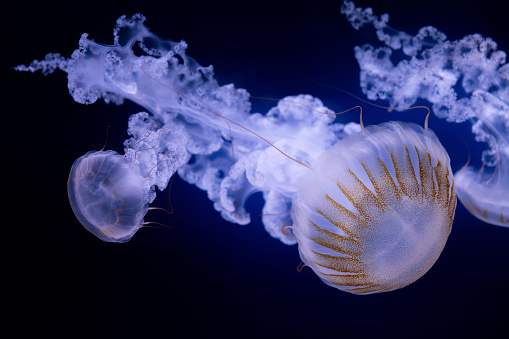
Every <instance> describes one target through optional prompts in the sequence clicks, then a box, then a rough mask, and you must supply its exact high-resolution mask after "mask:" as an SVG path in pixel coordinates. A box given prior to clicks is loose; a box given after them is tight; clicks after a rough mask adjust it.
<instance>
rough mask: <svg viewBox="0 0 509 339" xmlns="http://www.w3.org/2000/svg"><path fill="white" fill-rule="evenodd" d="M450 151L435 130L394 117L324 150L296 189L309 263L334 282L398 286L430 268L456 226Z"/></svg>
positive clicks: (365, 289)
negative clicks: (452, 227)
mask: <svg viewBox="0 0 509 339" xmlns="http://www.w3.org/2000/svg"><path fill="white" fill-rule="evenodd" d="M455 210H456V194H455V191H454V179H453V176H452V170H451V167H450V161H449V156H448V155H447V152H446V151H445V149H444V148H443V146H442V145H441V144H440V141H438V138H437V137H436V135H435V134H434V133H433V132H432V131H430V130H429V129H426V130H424V129H423V128H422V127H420V126H418V125H415V124H409V123H403V122H389V123H384V124H381V125H377V126H368V127H367V128H366V130H365V131H363V132H359V133H355V134H352V135H350V136H348V137H346V138H345V139H343V140H340V141H339V142H338V143H337V144H336V145H334V147H332V148H331V149H329V150H328V151H326V152H324V153H323V154H322V155H321V156H320V157H319V158H318V159H317V161H316V163H315V164H314V166H313V172H312V173H311V175H309V176H307V177H306V178H305V179H303V180H302V182H301V183H300V186H299V190H298V194H296V195H295V196H294V199H293V206H292V217H293V220H294V226H293V231H294V234H295V236H296V237H297V240H298V242H299V253H300V256H301V258H302V260H303V262H304V263H306V265H308V266H310V267H311V268H312V269H313V271H315V273H316V274H317V275H318V276H319V277H320V278H321V279H322V280H323V281H324V282H325V283H326V284H328V285H330V286H333V287H336V288H338V289H341V290H344V291H347V292H351V293H355V294H367V293H375V292H384V291H391V290H394V289H397V288H401V287H403V286H406V285H408V284H410V283H412V282H414V281H415V280H417V279H418V278H420V277H421V276H422V275H423V274H424V273H426V272H427V271H428V270H429V269H430V268H431V266H433V264H434V263H435V261H436V260H437V259H438V257H439V255H440V253H441V252H442V249H443V248H444V246H445V242H446V241H447V238H448V236H449V233H450V231H451V226H452V222H453V219H454V212H455Z"/></svg>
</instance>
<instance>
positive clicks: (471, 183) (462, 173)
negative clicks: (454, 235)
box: [454, 165, 509, 227]
mask: <svg viewBox="0 0 509 339" xmlns="http://www.w3.org/2000/svg"><path fill="white" fill-rule="evenodd" d="M499 168H500V169H501V170H502V171H504V170H505V166H503V165H500V167H499ZM500 177H502V178H504V175H498V174H497V173H495V177H494V178H492V175H491V174H489V173H479V172H478V171H477V170H476V169H474V168H473V167H470V166H469V167H465V168H462V169H461V170H459V171H458V172H456V173H455V174H454V178H455V182H456V183H457V191H458V198H459V200H460V201H461V203H462V204H463V205H464V206H465V207H466V209H467V210H468V211H469V212H470V213H471V214H472V215H474V216H475V217H477V218H478V219H480V220H482V221H484V222H487V223H489V224H492V225H498V226H505V227H509V193H508V192H509V187H508V185H509V182H508V181H505V182H500V181H499V180H497V179H499V178H500ZM492 179H493V180H492Z"/></svg>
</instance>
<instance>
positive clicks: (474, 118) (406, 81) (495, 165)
mask: <svg viewBox="0 0 509 339" xmlns="http://www.w3.org/2000/svg"><path fill="white" fill-rule="evenodd" d="M341 12H342V13H343V14H345V15H346V17H347V19H348V20H349V21H350V22H351V24H352V26H353V27H354V28H355V29H360V28H361V27H362V26H363V25H365V24H372V25H373V26H374V27H375V29H376V33H377V37H378V39H379V40H380V41H382V42H383V43H385V45H386V46H384V47H379V48H375V47H373V46H372V45H370V44H366V45H363V46H357V47H355V57H356V59H357V61H358V63H359V66H360V69H361V73H360V85H361V88H362V91H363V92H364V94H366V96H367V97H368V98H369V99H370V100H377V99H380V100H386V101H388V102H389V106H391V107H395V108H404V107H410V106H412V105H413V104H414V103H415V102H416V101H417V100H418V99H424V100H427V101H428V102H429V103H431V105H432V109H433V112H434V113H435V115H436V116H437V117H439V118H445V119H446V120H447V121H448V122H455V123H461V122H464V121H470V122H471V123H472V133H473V134H474V136H475V139H476V141H478V142H485V143H487V144H488V148H487V149H486V150H484V151H483V153H482V166H481V169H476V168H475V167H474V166H466V167H464V168H462V169H461V170H459V171H457V172H456V174H455V176H456V192H457V195H458V198H459V200H460V201H461V202H462V203H463V204H464V205H465V207H466V208H467V209H468V210H469V211H470V213H472V214H473V215H474V216H476V217H477V218H479V219H481V220H483V221H484V222H486V223H489V224H493V225H499V226H505V227H509V171H508V165H509V99H508V98H509V77H508V72H509V66H507V64H506V63H505V58H506V54H505V53H504V52H503V51H500V50H497V44H496V43H495V41H493V40H492V39H490V38H484V37H483V36H481V35H480V34H472V35H467V36H465V37H463V38H462V39H460V40H457V41H448V40H447V37H446V35H445V34H444V33H442V32H440V31H439V30H437V29H436V28H434V27H431V26H428V27H423V28H421V29H420V30H419V32H418V33H417V34H416V35H415V36H412V35H409V34H407V33H405V32H401V31H397V30H395V29H393V28H391V27H390V26H389V25H388V21H389V15H388V14H383V15H381V16H377V15H375V14H373V10H372V9H371V8H366V9H363V8H359V7H355V4H354V3H353V2H352V1H344V3H343V6H342V7H341ZM396 54H397V56H396Z"/></svg>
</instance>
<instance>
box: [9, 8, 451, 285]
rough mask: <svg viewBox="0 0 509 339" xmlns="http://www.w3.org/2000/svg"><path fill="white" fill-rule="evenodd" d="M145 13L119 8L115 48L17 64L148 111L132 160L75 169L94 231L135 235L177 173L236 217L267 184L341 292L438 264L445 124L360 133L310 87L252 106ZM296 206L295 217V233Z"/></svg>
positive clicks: (272, 220) (406, 278) (309, 254)
mask: <svg viewBox="0 0 509 339" xmlns="http://www.w3.org/2000/svg"><path fill="white" fill-rule="evenodd" d="M144 20H145V18H144V17H143V16H141V15H135V16H133V17H132V18H130V19H128V18H126V17H121V18H120V19H119V20H118V21H117V27H116V28H115V30H114V37H115V38H114V44H113V45H111V46H107V45H101V44H98V43H95V42H93V41H92V40H90V39H88V37H87V35H86V34H84V35H83V36H82V37H81V40H80V48H79V49H78V50H76V51H75V52H74V53H73V54H72V56H71V58H70V59H66V58H64V57H61V56H60V55H58V54H48V55H47V56H46V59H45V60H43V61H34V62H32V63H31V64H30V65H29V66H19V67H18V70H28V71H37V70H41V71H42V72H43V73H44V74H48V73H51V72H53V71H54V70H56V69H61V70H63V71H65V72H67V73H68V81H69V82H68V87H69V90H70V93H71V95H72V96H73V98H74V99H75V100H76V101H77V102H80V103H85V104H90V103H93V102H95V101H96V100H97V99H99V98H102V99H103V100H105V101H106V102H110V103H115V104H121V103H122V102H123V100H124V99H129V100H132V101H134V102H136V103H138V104H139V105H141V106H143V107H144V108H145V109H147V110H148V111H149V113H148V112H140V113H137V114H134V115H132V116H131V117H130V119H129V123H128V133H129V135H130V136H131V137H130V138H129V139H128V140H126V141H125V143H124V145H125V154H124V155H120V154H117V153H115V152H102V151H100V152H92V153H89V154H87V155H85V156H84V157H82V158H80V159H78V160H77V162H76V163H75V164H74V166H73V168H72V170H71V175H70V177H69V197H70V201H71V206H72V208H73V210H74V212H75V214H76V216H77V217H78V219H79V220H80V222H81V223H82V224H83V225H84V226H85V227H86V228H87V229H88V230H90V231H91V232H92V233H94V234H95V235H96V236H98V237H99V238H101V239H102V240H105V241H114V242H122V241H126V240H128V239H129V238H130V237H131V236H132V235H133V234H134V233H135V232H136V230H137V229H138V228H140V227H141V226H142V225H143V222H144V221H143V218H144V215H145V213H146V211H147V207H148V205H149V204H150V203H151V202H152V201H153V200H154V198H155V195H156V192H155V188H156V187H157V188H159V189H160V190H163V189H164V188H166V186H167V185H168V182H169V180H170V178H171V176H172V175H173V174H174V173H175V172H177V173H178V174H179V175H180V177H182V178H183V179H184V180H186V181H187V182H189V183H191V184H195V185H196V186H198V187H199V188H201V189H203V190H205V191H207V193H208V196H209V198H210V200H212V201H213V203H214V208H215V209H216V210H217V211H218V212H220V213H221V215H222V217H223V218H224V219H225V220H228V221H230V222H234V223H238V224H247V223H249V222H250V216H249V214H248V213H247V211H246V210H245V207H244V204H245V201H246V199H247V197H248V196H249V195H250V194H252V193H253V192H262V193H263V197H264V200H265V205H264V207H263V214H264V216H263V218H262V221H263V224H264V226H265V228H266V230H267V231H268V232H269V234H270V235H271V236H273V237H275V238H278V239H280V240H281V241H282V242H283V243H286V244H295V243H297V242H298V243H299V249H300V254H301V258H302V260H303V261H304V262H305V263H306V264H307V265H309V266H310V267H311V268H312V269H313V270H314V271H315V272H316V273H317V274H318V275H319V276H320V277H321V278H322V279H324V281H326V282H327V283H328V284H330V285H332V286H335V287H337V288H339V289H342V290H345V291H349V292H352V293H358V294H364V293H374V292H382V291H389V290H393V289H396V288H400V287H403V286H406V285H408V284H409V283H411V282H413V281H415V280H416V279H418V278H419V277H420V276H422V275H423V274H424V273H425V272H426V271H427V270H429V268H430V267H431V266H432V265H433V263H434V262H435V261H436V260H437V258H438V256H439V255H440V252H441V251H442V249H443V247H444V245H445V242H446V240H447V237H448V235H449V232H450V229H451V224H452V219H453V216H454V211H455V206H456V198H455V190H454V180H453V179H452V176H451V173H452V171H451V169H450V164H449V158H448V155H447V153H446V152H445V150H444V149H443V147H442V146H441V144H440V142H439V141H438V139H437V138H436V136H435V135H434V134H433V132H431V131H430V130H428V129H427V127H426V128H425V129H423V128H421V127H419V126H416V125H411V124H405V123H397V122H391V123H387V124H384V125H380V126H372V127H368V128H366V129H362V130H361V126H360V125H359V124H356V123H348V124H340V123H334V119H335V114H333V112H332V111H331V110H330V109H328V108H326V107H325V106H324V105H323V104H322V102H321V101H320V100H319V99H317V98H314V97H312V96H310V95H297V96H291V97H286V98H283V99H282V100H280V101H279V102H278V104H277V106H276V107H274V108H272V109H270V110H269V112H268V113H267V114H260V113H251V114H250V102H249V93H248V92H247V91H246V90H243V89H236V88H235V87H234V86H233V85H232V84H230V85H224V86H219V85H218V83H217V82H216V81H215V79H214V78H213V70H212V67H211V66H209V67H202V66H200V65H199V64H198V63H197V62H196V61H195V60H194V59H192V58H190V57H189V56H187V55H186V54H185V48H186V44H185V43H184V42H180V43H175V42H171V41H165V40H162V39H160V38H159V37H157V36H155V35H154V34H152V33H151V32H150V31H149V30H148V29H147V27H146V26H145V25H144ZM135 49H139V50H136V53H135V52H134V50H135ZM140 54H141V55H140ZM191 158H192V159H193V160H192V161H190V160H191ZM310 171H311V172H310ZM331 206H332V207H331ZM290 211H291V215H292V217H293V226H292V227H291V228H288V229H286V231H285V232H283V231H282V225H284V223H285V221H286V220H287V219H288V218H289V217H290ZM315 226H316V227H315ZM333 255H334V256H335V257H334V258H333V257H332V256H333ZM326 256H328V257H327V258H325V257H326ZM331 271H334V272H335V273H334V275H335V276H334V277H333V276H331V275H329V274H330V273H331ZM354 276H355V277H356V278H354Z"/></svg>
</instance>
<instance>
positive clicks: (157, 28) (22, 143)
mask: <svg viewBox="0 0 509 339" xmlns="http://www.w3.org/2000/svg"><path fill="white" fill-rule="evenodd" d="M356 3H357V5H360V6H363V7H366V6H372V7H374V10H375V12H376V13H378V14H382V13H389V14H390V15H391V21H390V23H391V26H392V27H394V28H397V29H402V30H405V31H407V32H408V33H412V34H415V33H416V32H417V30H418V29H419V28H420V27H422V26H425V25H433V26H435V27H437V28H439V29H440V30H442V31H443V32H445V33H446V34H447V35H448V37H449V39H458V38H461V37H462V36H464V35H466V34H468V33H481V34H483V35H485V36H490V37H492V38H494V40H495V41H497V42H498V43H499V47H500V48H501V49H502V50H505V51H509V41H508V40H507V36H506V32H507V27H506V17H505V13H506V12H505V11H502V10H501V8H499V7H498V6H497V3H499V2H497V1H483V2H479V1H466V2H465V1H461V2H460V1H447V0H442V1H435V0H432V1H426V2H422V1H421V2H415V3H414V4H409V2H407V1H383V2H382V1H357V2H356ZM340 5H341V2H340V1H337V2H336V1H320V0H318V1H310V2H295V1H255V2H237V3H231V2H222V1H211V2H206V3H201V2H200V1H198V2H196V1H194V2H187V3H186V2H184V1H174V3H172V1H165V2H162V1H157V2H156V1H122V2H119V3H118V4H116V5H111V4H110V3H109V2H104V1H103V2H83V3H78V2H67V3H58V2H51V1H49V2H37V3H35V2H34V3H27V2H12V3H9V5H8V8H7V9H6V11H5V15H4V16H5V17H4V18H3V19H2V20H3V21H2V31H3V33H4V34H3V36H4V39H3V42H2V44H3V47H2V51H3V53H2V54H3V60H4V61H3V62H2V64H3V68H2V79H3V88H4V89H3V90H2V93H3V95H2V97H3V101H4V108H3V112H2V113H3V114H2V115H3V116H2V117H3V121H2V127H3V128H2V130H3V131H4V133H5V134H4V136H3V138H2V141H3V146H4V147H3V160H2V164H3V166H2V167H3V173H4V174H3V178H4V182H5V184H6V185H5V187H7V189H6V190H5V189H4V197H5V198H6V199H8V200H9V203H8V204H7V205H5V204H4V206H5V210H4V211H3V216H4V221H3V222H2V224H3V227H4V231H5V232H4V233H3V234H4V235H3V237H2V242H3V243H4V248H7V249H8V251H7V254H6V255H5V257H4V260H5V267H7V270H6V272H5V273H4V274H3V276H4V279H6V280H8V282H9V283H10V284H9V286H10V287H9V288H8V289H4V294H5V295H6V296H7V302H8V303H7V311H8V313H10V317H9V318H8V320H9V323H10V324H13V325H15V327H14V328H15V329H16V330H17V331H18V332H17V333H20V334H22V333H24V332H26V331H30V330H36V331H38V332H39V333H46V334H53V335H54V336H57V337H61V336H64V337H66V338H69V337H78V336H81V335H82V334H83V335H85V334H90V335H93V336H94V337H100V336H102V335H112V336H117V335H118V336H121V335H122V336H127V337H129V336H131V335H132V336H134V335H138V336H141V337H155V336H157V337H195V336H196V335H203V336H205V335H214V334H219V335H223V336H228V335H232V334H234V335H235V337H245V336H247V335H250V334H263V335H264V336H270V337H275V336H276V335H277V336H278V337H281V336H282V335H283V336H284V337H287V336H290V335H291V336H292V337H303V338H316V337H318V335H324V334H330V335H334V336H336V337H345V336H346V337H349V336H351V335H356V336H360V337H372V336H374V335H382V336H383V335H384V334H385V335H390V336H405V337H410V336H411V337H415V336H417V337H419V336H428V335H432V336H437V335H442V334H449V335H451V334H453V335H458V334H469V333H472V331H473V330H474V329H482V330H485V331H493V332H496V331H497V330H498V329H504V331H506V326H505V324H504V323H503V322H504V321H505V322H506V321H507V316H508V313H509V311H508V303H509V292H508V291H507V286H508V285H509V246H508V244H509V229H504V228H502V227H497V226H491V225H488V224H484V223H482V222H480V221H478V220H476V219H474V218H473V217H471V216H470V215H469V214H468V212H466V210H465V209H464V207H463V206H462V205H461V204H459V203H458V209H457V211H456V219H455V221H454V225H453V230H452V233H451V236H450V238H449V241H448V243H447V245H446V247H445V249H444V251H443V253H442V255H441V257H440V258H439V260H438V262H437V263H436V264H435V265H434V267H433V268H432V269H431V270H430V271H429V272H428V273H427V274H426V275H425V276H424V277H422V278H421V279H419V280H418V281H417V282H415V283H414V284H411V285H410V286H408V287H406V288H404V289H401V290H398V291H395V292H390V293H383V294H377V295H369V296H354V295H350V294H348V293H343V292H340V291H338V290H335V289H332V288H330V287H328V286H326V285H325V284H323V283H322V282H321V281H320V280H319V279H318V278H317V277H316V276H315V275H314V273H313V272H312V271H311V270H309V269H304V270H303V271H302V272H301V273H298V272H297V271H296V269H295V268H296V267H297V265H298V264H299V262H300V259H299V257H298V254H297V247H296V246H291V247H290V246H286V245H283V244H282V243H280V242H279V241H277V240H274V239H272V238H271V237H270V236H269V235H268V234H267V233H266V232H265V230H264V229H263V225H262V224H261V220H260V218H256V217H255V218H253V221H252V223H251V224H250V225H248V226H238V225H234V224H230V223H228V222H226V221H224V220H223V219H221V217H220V216H219V215H218V213H216V212H215V211H214V209H213V207H212V204H211V203H210V201H209V200H208V199H207V197H206V194H205V193H204V192H202V191H200V190H198V189H197V188H195V187H192V186H190V185H188V184H187V183H184V182H182V181H181V180H180V179H179V178H175V180H174V181H173V185H172V190H171V203H172V206H173V210H174V214H173V215H172V217H171V225H172V228H171V229H166V228H164V229H154V228H146V229H142V230H141V231H139V232H138V234H136V236H135V237H134V238H133V239H132V240H131V241H130V242H128V243H126V244H110V243H104V242H102V241H100V240H99V239H97V238H95V237H94V236H92V235H91V234H89V233H88V232H87V231H86V230H85V229H83V228H82V227H81V225H80V224H79V223H78V221H77V220H76V219H75V217H74V215H73V213H72V211H71V209H70V207H69V204H68V202H67V192H66V181H67V176H68V172H69V170H70V167H71V165H72V163H73V161H74V160H75V159H76V158H78V157H79V156H81V155H83V154H84V153H86V152H87V151H89V150H91V149H93V147H94V146H93V145H95V147H96V148H97V149H99V148H101V147H102V144H103V143H104V140H105V134H106V128H107V126H111V128H110V129H109V140H108V148H109V149H113V150H117V151H119V152H122V143H123V141H124V140H125V139H126V137H127V134H126V127H127V118H128V117H129V115H131V114H133V113H136V112H138V111H140V110H141V108H140V107H138V106H136V105H135V104H133V103H126V104H124V105H123V106H111V105H106V104H104V103H103V102H97V103H95V104H94V105H91V106H84V105H80V104H77V103H75V102H74V101H73V99H72V98H71V96H70V95H69V94H68V91H67V87H66V84H67V81H66V75H65V74H64V73H62V72H59V73H56V74H53V75H51V76H48V77H44V76H42V75H41V74H28V73H16V72H14V71H12V70H11V69H10V68H9V67H12V66H15V65H17V64H20V63H25V64H27V63H29V62H30V61H31V60H32V59H34V58H39V59H41V58H43V57H44V55H45V54H46V53H48V52H60V53H61V54H62V55H64V56H70V54H71V53H72V51H73V50H74V49H76V48H77V47H78V40H79V37H80V35H81V34H82V33H83V32H87V33H89V34H90V35H89V37H90V38H93V39H94V40H95V41H97V42H101V43H106V44H111V43H112V41H113V35H112V31H113V28H114V26H115V21H116V19H117V18H118V17H119V16H120V15H122V14H127V15H128V16H130V15H132V14H134V13H137V12H141V13H143V14H144V15H145V16H146V17H147V25H148V26H149V27H150V28H151V29H152V31H153V32H155V33H156V34H158V35H159V36H161V37H163V38H168V39H173V40H180V39H184V40H186V41H187V42H188V44H189V49H188V54H189V55H191V56H192V57H194V58H195V59H197V60H198V61H199V62H200V63H201V64H202V65H209V64H212V65H214V67H215V70H216V77H217V79H218V81H219V82H220V83H221V84H226V83H230V82H233V83H235V84H236V85H237V86H238V87H243V88H246V89H247V90H248V91H249V92H251V93H252V94H253V95H256V96H267V97H273V98H281V97H284V96H286V95H290V94H298V93H310V94H312V95H315V96H318V97H319V98H321V99H322V100H323V101H324V102H325V104H326V105H327V106H328V107H330V108H332V109H333V110H335V111H341V110H343V109H345V108H348V107H352V106H355V105H357V104H359V102H358V101H356V100H355V99H353V98H351V97H349V96H347V95H345V94H343V93H341V92H338V91H334V90H332V89H330V88H327V87H323V86H320V85H318V84H316V83H315V82H313V81H319V82H323V83H325V84H329V85H333V86H338V87H341V88H343V89H346V90H348V91H351V92H352V93H354V94H357V95H361V93H360V89H359V84H358V82H359V81H358V74H359V68H358V65H357V62H356V60H355V59H354V56H353V47H354V46H355V45H356V44H363V43H367V42H370V43H376V41H375V40H374V32H373V30H372V29H364V30H361V31H355V30H354V29H353V28H351V26H350V25H349V23H348V22H347V21H346V19H345V18H344V17H343V16H342V15H341V14H340V12H339V8H340ZM272 104H273V102H264V101H254V109H255V110H256V111H261V112H265V111H266V110H267V109H268V108H269V107H271V106H272ZM380 104H384V103H380ZM364 108H365V116H364V122H365V124H375V123H380V122H383V121H386V120H389V119H392V120H406V121H416V122H419V123H422V121H423V117H424V113H419V112H416V111H413V112H406V113H387V112H386V111H384V110H381V109H376V108H372V107H369V106H367V105H364ZM341 119H342V121H351V120H355V121H357V120H358V116H357V113H351V114H349V115H345V116H342V117H341ZM430 126H431V128H432V129H434V130H435V132H436V133H437V135H438V136H439V138H440V139H441V141H442V142H443V144H444V146H445V147H446V148H447V150H448V151H449V154H450V157H451V161H452V167H453V170H455V171H456V170H458V169H459V168H460V167H461V166H462V165H463V164H464V162H465V161H466V158H467V153H468V151H467V148H466V147H465V146H464V144H463V143H462V142H461V140H460V138H459V137H458V136H459V135H460V134H459V133H461V134H462V135H463V137H464V138H465V139H467V140H468V143H469V145H470V147H471V151H472V153H473V156H474V157H476V159H478V158H479V154H480V153H479V152H480V151H481V150H482V147H480V146H482V145H476V144H475V142H473V141H472V138H471V136H470V134H469V132H468V129H469V128H468V125H467V124H462V125H461V126H459V128H457V126H456V125H455V124H447V123H445V122H443V121H440V120H439V119H437V118H436V117H432V118H431V120H430ZM4 201H5V199H4ZM154 206H160V207H166V206H167V191H165V192H164V193H159V196H158V198H157V200H156V201H155V203H154ZM249 208H250V210H251V212H252V214H253V215H256V214H259V213H260V211H261V197H260V196H259V195H255V196H253V197H252V198H251V199H250V200H249ZM146 220H147V221H158V222H160V221H163V213H161V212H157V211H151V212H149V214H148V216H147V218H146ZM164 222H165V223H167V224H169V223H170V221H168V219H165V220H164Z"/></svg>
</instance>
